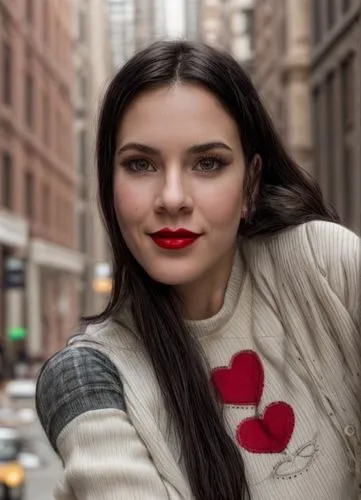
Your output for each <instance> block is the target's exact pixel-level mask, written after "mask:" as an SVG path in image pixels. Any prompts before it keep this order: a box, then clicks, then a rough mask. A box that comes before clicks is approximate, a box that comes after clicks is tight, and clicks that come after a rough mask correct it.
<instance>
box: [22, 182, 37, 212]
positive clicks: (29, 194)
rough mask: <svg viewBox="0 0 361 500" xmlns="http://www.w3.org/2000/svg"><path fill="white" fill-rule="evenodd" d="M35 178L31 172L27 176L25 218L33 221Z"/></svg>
mask: <svg viewBox="0 0 361 500" xmlns="http://www.w3.org/2000/svg"><path fill="white" fill-rule="evenodd" d="M34 194H35V193H34V176H33V174H32V173H31V172H27V173H26V174H25V193H24V202H25V216H26V217H27V218H28V219H30V220H33V218H34V201H35V200H34Z"/></svg>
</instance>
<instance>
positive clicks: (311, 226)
mask: <svg viewBox="0 0 361 500" xmlns="http://www.w3.org/2000/svg"><path fill="white" fill-rule="evenodd" d="M275 244H276V246H277V247H278V254H279V255H282V262H283V263H286V265H285V269H286V272H287V273H289V274H290V275H291V276H292V277H293V279H295V277H296V278H297V277H298V279H299V280H300V281H303V276H305V275H308V277H309V279H310V280H312V281H314V280H315V279H316V278H317V276H318V277H319V279H318V280H317V282H318V283H320V285H321V283H324V284H326V285H327V286H328V287H329V289H330V290H332V293H333V294H335V296H337V297H338V298H339V300H340V301H341V303H342V304H343V305H344V306H345V307H346V309H347V310H348V311H349V313H350V315H351V317H352V318H353V320H354V321H358V318H359V307H360V300H359V298H360V292H361V280H360V273H361V240H360V238H359V236H357V235H356V234H355V233H353V232H352V231H350V230H349V229H347V228H345V227H344V226H342V225H340V224H335V223H332V222H326V221H312V222H308V223H305V224H302V225H300V226H298V227H295V228H292V229H290V230H287V231H284V232H283V233H281V234H280V235H279V238H277V240H276V243H275ZM301 274H302V276H301Z"/></svg>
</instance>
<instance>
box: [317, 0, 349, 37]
mask: <svg viewBox="0 0 361 500" xmlns="http://www.w3.org/2000/svg"><path fill="white" fill-rule="evenodd" d="M352 3H353V2H352V0H341V1H337V0H312V3H311V5H312V12H311V15H312V19H313V39H314V43H318V42H320V41H321V40H322V39H323V37H324V36H325V35H326V34H327V33H328V32H329V31H330V30H332V29H333V27H334V26H335V25H336V23H338V21H339V20H340V19H341V18H342V17H343V16H344V15H345V14H347V13H348V11H349V10H350V8H351V7H352Z"/></svg>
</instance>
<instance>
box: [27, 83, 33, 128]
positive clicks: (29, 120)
mask: <svg viewBox="0 0 361 500" xmlns="http://www.w3.org/2000/svg"><path fill="white" fill-rule="evenodd" d="M33 107H34V82H33V77H32V75H31V74H30V73H27V74H26V76H25V121H26V124H27V125H28V126H29V127H32V125H33V120H34V114H33Z"/></svg>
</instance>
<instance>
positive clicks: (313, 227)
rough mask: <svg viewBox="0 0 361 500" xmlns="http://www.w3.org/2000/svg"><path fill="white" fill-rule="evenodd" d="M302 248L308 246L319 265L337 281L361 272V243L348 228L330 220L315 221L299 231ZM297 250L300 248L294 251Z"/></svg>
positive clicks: (304, 225) (300, 227)
mask: <svg viewBox="0 0 361 500" xmlns="http://www.w3.org/2000/svg"><path fill="white" fill-rule="evenodd" d="M293 232H294V233H295V235H296V239H298V243H299V244H298V248H299V249H300V250H301V249H302V248H304V247H308V249H309V250H310V252H311V254H312V256H313V258H314V260H315V263H316V265H317V266H318V267H320V268H321V269H323V270H324V271H325V273H326V274H327V275H330V276H331V275H333V276H334V278H335V279H337V277H338V278H339V279H341V278H343V277H344V276H345V273H346V275H347V276H351V275H352V276H354V278H356V274H358V272H359V270H360V259H361V240H360V238H359V236H357V235H356V234H355V233H354V232H352V231H350V230H349V229H347V228H345V227H344V226H342V225H340V224H336V223H332V222H326V221H312V222H308V223H306V224H302V225H301V226H299V227H298V228H295V229H294V230H293ZM294 250H295V251H297V248H295V249H294Z"/></svg>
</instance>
